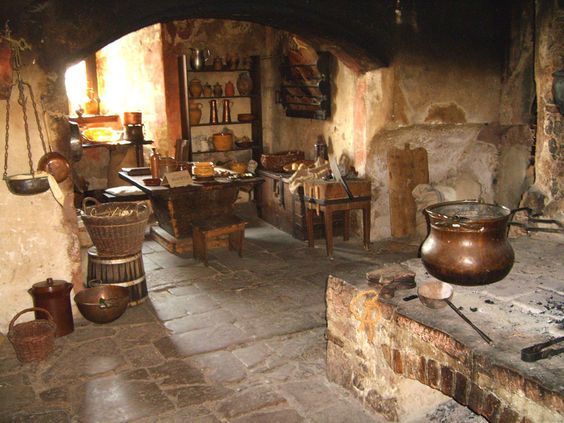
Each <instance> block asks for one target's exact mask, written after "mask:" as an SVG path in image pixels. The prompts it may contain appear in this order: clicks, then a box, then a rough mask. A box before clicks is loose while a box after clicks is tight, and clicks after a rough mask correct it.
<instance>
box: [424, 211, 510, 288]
mask: <svg viewBox="0 0 564 423" xmlns="http://www.w3.org/2000/svg"><path fill="white" fill-rule="evenodd" d="M424 214H425V217H426V219H427V224H428V228H429V234H428V235H427V238H426V239H425V241H423V244H422V245H421V261H422V262H423V265H424V266H425V268H426V269H427V271H428V272H429V273H430V274H431V275H433V276H434V277H436V278H437V279H440V280H442V281H445V282H449V283H453V284H457V285H487V284H490V283H493V282H497V281H499V280H501V279H503V278H504V277H505V276H507V274H508V273H509V271H510V270H511V268H512V267H513V262H514V260H515V255H514V253H513V248H511V245H510V244H509V241H508V240H507V231H508V224H509V221H510V220H511V217H512V216H513V212H512V211H511V210H509V209H508V208H507V207H503V206H498V205H495V204H486V203H480V202H477V201H473V200H465V201H451V202H446V203H439V204H433V205H431V206H429V207H427V208H426V209H425V210H424Z"/></svg>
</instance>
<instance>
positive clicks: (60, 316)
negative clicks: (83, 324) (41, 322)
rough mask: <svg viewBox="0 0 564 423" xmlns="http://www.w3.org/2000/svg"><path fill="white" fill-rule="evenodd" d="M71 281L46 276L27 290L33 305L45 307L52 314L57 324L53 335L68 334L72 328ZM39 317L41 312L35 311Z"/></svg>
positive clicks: (39, 317) (38, 317) (36, 316)
mask: <svg viewBox="0 0 564 423" xmlns="http://www.w3.org/2000/svg"><path fill="white" fill-rule="evenodd" d="M72 286H73V285H72V283H69V282H66V281H63V280H53V279H52V278H47V280H45V281H43V282H38V283H35V284H33V286H32V287H31V288H30V289H28V291H27V292H29V294H30V295H31V296H32V297H33V306H34V307H39V308H44V309H46V310H47V311H48V312H49V313H51V315H52V316H53V320H54V322H55V324H56V325H57V330H56V332H55V336H56V337H59V336H64V335H68V334H69V333H71V332H72V331H73V330H74V320H73V318H72V309H71V303H70V292H71V290H72ZM35 318H36V319H41V318H42V316H41V313H40V312H36V313H35Z"/></svg>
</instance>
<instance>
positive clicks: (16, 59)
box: [0, 22, 47, 178]
mask: <svg viewBox="0 0 564 423" xmlns="http://www.w3.org/2000/svg"><path fill="white" fill-rule="evenodd" d="M2 39H4V40H6V41H7V42H8V44H9V45H10V48H11V50H12V60H13V69H14V71H15V72H16V82H15V83H14V84H12V86H11V88H10V94H8V99H7V102H6V142H5V147H4V149H5V151H4V178H7V175H8V138H9V132H10V97H11V93H12V88H13V86H14V85H17V86H18V104H19V105H20V106H21V108H22V115H23V121H24V131H25V141H26V147H27V157H28V162H29V171H30V174H31V175H33V176H34V177H35V171H34V170H33V158H32V155H31V140H30V136H29V124H28V117H27V98H26V96H25V92H24V88H25V86H27V88H28V90H29V95H30V98H31V103H32V106H33V111H34V113H35V120H36V122H37V130H38V132H39V138H40V139H41V145H42V146H43V151H44V152H45V153H47V148H46V145H45V140H44V138H43V131H42V130H41V125H40V121H39V113H38V112H37V104H36V103H35V98H34V96H33V90H32V89H31V85H29V84H28V83H27V82H24V81H23V79H22V76H21V72H20V70H21V68H22V60H21V55H20V52H21V51H24V50H29V49H31V48H30V45H29V44H28V43H27V42H26V41H25V40H24V39H23V38H22V39H20V40H15V39H13V38H12V36H11V31H10V28H9V26H8V22H6V25H5V30H4V34H0V40H2Z"/></svg>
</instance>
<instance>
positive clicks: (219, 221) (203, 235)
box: [192, 216, 247, 266]
mask: <svg viewBox="0 0 564 423" xmlns="http://www.w3.org/2000/svg"><path fill="white" fill-rule="evenodd" d="M246 224H247V222H245V221H244V220H241V219H239V218H238V217H237V216H222V217H216V218H212V219H207V220H200V221H195V222H193V223H192V229H193V234H192V236H193V240H194V244H193V248H194V258H196V259H199V260H202V261H203V262H204V264H205V265H206V266H207V265H208V248H207V242H208V240H210V239H212V238H215V237H218V236H221V235H229V250H237V252H238V253H239V257H242V256H243V238H244V237H245V225H246Z"/></svg>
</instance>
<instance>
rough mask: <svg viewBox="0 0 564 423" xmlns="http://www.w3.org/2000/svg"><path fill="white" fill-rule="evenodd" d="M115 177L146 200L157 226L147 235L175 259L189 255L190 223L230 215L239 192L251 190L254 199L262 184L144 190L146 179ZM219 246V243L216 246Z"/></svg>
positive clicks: (243, 182)
mask: <svg viewBox="0 0 564 423" xmlns="http://www.w3.org/2000/svg"><path fill="white" fill-rule="evenodd" d="M119 177H120V178H121V179H123V180H125V181H127V182H129V183H131V184H132V185H134V186H136V187H138V188H139V189H141V190H142V191H143V192H145V193H146V194H147V195H148V196H149V198H150V200H151V204H152V206H153V211H154V213H155V216H156V218H157V220H158V223H159V225H158V226H153V227H152V228H151V235H152V237H153V239H155V241H157V242H158V243H159V244H161V245H162V246H163V247H164V248H166V249H167V250H168V251H170V252H172V253H174V254H178V255H186V254H190V253H191V252H192V245H193V244H192V222H193V221H195V220H200V219H206V218H215V217H222V216H231V215H233V208H234V204H235V200H236V199H237V193H238V191H239V188H241V187H245V186H247V187H248V186H252V187H253V188H254V190H255V195H258V191H259V190H258V189H257V187H258V186H259V185H260V184H261V183H262V182H263V181H264V180H263V178H260V177H255V178H247V179H235V180H231V181H229V182H217V181H215V180H214V181H211V182H201V183H196V182H195V183H194V184H193V185H188V186H185V187H178V188H169V187H165V186H156V187H154V186H146V185H145V184H144V183H143V179H145V178H149V177H150V176H130V175H128V174H127V173H125V172H123V171H122V172H119ZM255 200H256V197H255ZM257 204H259V202H258V201H257ZM216 243H217V241H216ZM222 243H223V242H219V243H218V245H219V244H222ZM213 246H214V245H211V246H210V247H213Z"/></svg>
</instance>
